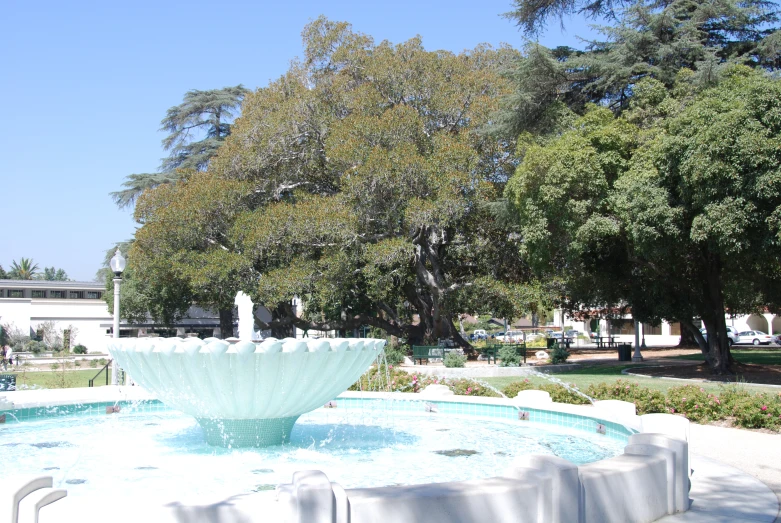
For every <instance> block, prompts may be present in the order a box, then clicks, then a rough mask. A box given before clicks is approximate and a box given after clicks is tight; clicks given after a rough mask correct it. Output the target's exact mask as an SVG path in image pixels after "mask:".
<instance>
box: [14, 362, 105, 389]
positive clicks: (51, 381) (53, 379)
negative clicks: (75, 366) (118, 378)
mask: <svg viewBox="0 0 781 523" xmlns="http://www.w3.org/2000/svg"><path fill="white" fill-rule="evenodd" d="M99 369H100V367H98V368H96V369H92V368H90V369H89V370H67V371H65V372H62V371H52V372H26V371H24V370H22V371H20V372H14V374H16V386H17V387H20V386H21V385H26V386H28V387H34V386H38V387H41V388H44V389H62V388H65V389H70V388H74V387H87V386H88V385H89V380H90V378H92V377H93V376H95V374H97V373H98V370H99ZM108 380H109V383H111V374H109V378H108ZM105 384H106V375H105V373H103V374H101V375H100V376H99V377H98V379H96V380H95V386H96V387H99V386H101V385H105Z"/></svg>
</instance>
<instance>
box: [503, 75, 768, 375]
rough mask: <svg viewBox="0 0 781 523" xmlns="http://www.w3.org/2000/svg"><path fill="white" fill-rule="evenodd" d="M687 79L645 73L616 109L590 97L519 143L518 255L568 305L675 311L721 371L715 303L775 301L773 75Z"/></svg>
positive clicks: (722, 338)
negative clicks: (553, 132)
mask: <svg viewBox="0 0 781 523" xmlns="http://www.w3.org/2000/svg"><path fill="white" fill-rule="evenodd" d="M697 85H698V84H697V82H696V80H694V79H693V73H688V74H687V73H686V72H682V73H680V74H679V76H678V84H676V85H675V86H674V89H673V90H672V91H671V90H668V89H667V88H666V87H665V86H664V85H663V83H662V82H660V81H657V80H646V81H644V82H641V83H639V84H638V85H637V87H636V91H637V93H636V98H635V101H634V102H633V105H632V108H631V109H630V110H629V111H627V112H626V113H624V114H623V115H622V116H620V117H618V118H616V117H614V116H613V114H612V113H611V112H610V111H609V110H607V109H605V108H597V107H591V108H589V109H588V110H587V112H586V114H585V116H583V117H582V118H580V119H578V120H577V121H576V122H575V123H574V125H572V127H571V128H570V129H569V130H568V131H566V132H564V133H562V134H561V135H560V136H558V137H555V138H548V139H538V140H529V141H528V142H527V143H521V145H520V148H521V150H522V152H523V159H522V162H521V164H520V166H519V167H518V170H517V172H516V174H515V177H514V178H513V179H512V180H511V182H510V184H509V186H508V194H509V195H511V196H512V198H513V199H514V202H515V203H516V205H517V206H518V209H519V214H520V220H521V224H522V225H521V227H522V235H523V237H524V242H523V249H522V254H523V255H524V257H525V258H526V259H527V260H528V261H529V263H530V264H531V266H532V267H533V268H534V270H535V273H536V274H537V275H538V276H539V277H540V278H542V279H543V280H546V281H555V282H558V284H559V285H560V297H561V300H562V302H564V303H566V304H567V306H568V307H570V308H573V309H576V308H580V307H586V308H591V307H605V306H610V305H613V304H628V305H630V306H631V308H632V313H633V315H634V316H635V317H636V318H638V319H640V320H641V321H648V322H651V323H655V322H656V321H658V320H659V319H667V320H671V321H680V322H681V323H682V325H683V326H684V327H685V328H688V329H689V331H690V332H691V333H692V334H693V335H694V336H695V338H696V339H697V340H698V342H699V343H700V344H701V346H702V348H703V352H704V353H705V356H706V359H707V361H708V363H709V364H710V366H711V368H712V370H713V371H714V372H716V373H726V372H730V371H731V364H732V361H731V357H730V354H729V347H728V341H727V335H726V324H725V312H726V311H727V310H728V311H730V312H731V313H741V312H753V311H757V310H761V309H764V308H769V309H771V310H778V308H779V303H778V298H777V297H778V295H779V290H781V288H780V287H779V286H781V270H780V269H781V267H779V263H778V260H779V255H781V242H780V241H779V240H781V235H780V234H779V233H780V231H781V212H779V210H778V209H780V208H781V189H780V188H781V174H779V173H781V169H780V168H781V153H779V151H781V148H779V144H781V120H779V119H778V118H777V117H776V115H778V114H781V82H779V81H778V80H775V79H773V78H771V77H769V76H767V75H765V74H764V73H761V72H752V71H751V70H750V69H748V68H745V67H733V68H731V69H728V70H727V71H725V72H724V80H723V81H722V82H721V83H720V84H718V85H717V86H715V87H711V88H707V89H698V88H697V87H696V86H697ZM692 318H700V319H702V321H703V323H704V324H705V326H706V328H707V330H708V332H709V333H711V334H712V335H709V336H708V340H707V342H705V340H703V338H702V336H701V335H700V334H699V332H698V331H697V329H695V328H694V325H693V323H692Z"/></svg>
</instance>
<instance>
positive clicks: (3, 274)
mask: <svg viewBox="0 0 781 523" xmlns="http://www.w3.org/2000/svg"><path fill="white" fill-rule="evenodd" d="M7 278H8V273H7V272H5V269H3V266H2V265H0V280H5V279H7Z"/></svg>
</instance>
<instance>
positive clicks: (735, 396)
mask: <svg viewBox="0 0 781 523" xmlns="http://www.w3.org/2000/svg"><path fill="white" fill-rule="evenodd" d="M719 400H720V402H721V405H722V407H723V409H724V411H725V413H726V415H727V416H729V417H732V418H733V422H734V423H735V425H737V426H739V427H745V428H749V429H772V430H778V429H779V428H781V392H780V393H778V394H766V393H762V394H751V393H750V392H749V391H747V390H746V389H743V388H739V387H736V386H733V387H727V388H725V389H724V390H723V391H722V393H721V395H720V397H719Z"/></svg>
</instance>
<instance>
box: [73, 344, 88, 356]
mask: <svg viewBox="0 0 781 523" xmlns="http://www.w3.org/2000/svg"><path fill="white" fill-rule="evenodd" d="M73 354H87V347H85V346H84V345H81V344H79V345H76V346H75V347H73Z"/></svg>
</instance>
